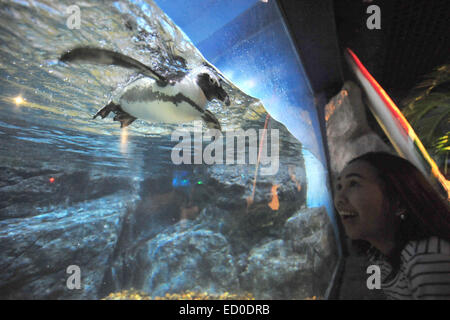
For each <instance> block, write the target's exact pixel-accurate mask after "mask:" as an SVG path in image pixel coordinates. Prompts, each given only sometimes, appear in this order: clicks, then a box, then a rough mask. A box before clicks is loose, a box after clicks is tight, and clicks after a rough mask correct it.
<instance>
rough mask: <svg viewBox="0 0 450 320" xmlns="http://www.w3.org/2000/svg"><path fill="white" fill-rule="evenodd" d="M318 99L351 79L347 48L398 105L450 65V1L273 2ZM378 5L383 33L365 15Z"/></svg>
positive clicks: (337, 0) (333, 92)
mask: <svg viewBox="0 0 450 320" xmlns="http://www.w3.org/2000/svg"><path fill="white" fill-rule="evenodd" d="M277 1H278V4H279V7H280V9H281V12H282V14H283V15H284V17H285V20H286V24H287V27H288V29H289V30H290V33H291V35H292V37H293V40H294V43H295V45H296V47H297V49H298V52H299V55H300V57H301V60H302V62H303V64H304V67H305V71H306V73H307V74H308V78H309V80H310V83H311V86H312V88H313V90H314V92H315V94H316V95H318V96H320V95H322V96H324V97H325V98H326V99H328V98H330V97H331V96H333V95H334V94H336V93H337V91H338V90H339V89H340V88H341V86H342V83H343V80H347V79H351V78H352V76H351V74H350V73H349V71H348V70H347V66H346V63H345V61H344V59H343V52H344V50H345V48H346V47H349V48H351V49H352V50H353V51H354V52H355V53H356V54H357V55H358V57H359V58H360V60H361V61H362V63H363V64H364V65H365V66H366V68H367V69H368V70H369V72H370V73H371V74H372V75H373V76H374V77H375V79H376V80H377V81H378V82H379V83H380V84H381V86H382V87H383V88H384V89H385V90H386V91H387V92H388V94H389V95H390V96H391V97H392V98H393V100H394V101H395V102H396V103H397V104H399V102H400V101H401V100H402V99H403V98H404V97H405V96H406V95H407V94H408V92H409V90H410V89H411V88H412V87H414V86H415V85H416V84H417V83H418V82H420V80H421V79H422V77H423V76H424V75H425V74H426V73H428V72H430V71H432V70H433V68H435V67H436V66H439V65H441V64H444V63H446V62H449V58H450V56H449V52H450V23H449V22H448V21H449V20H450V1H449V0H373V1H371V0H277ZM370 5H377V6H378V7H379V8H380V13H381V29H379V30H377V29H374V30H370V29H368V27H367V19H368V18H369V17H370V16H371V14H370V13H367V12H366V11H367V8H368V7H369V6H370Z"/></svg>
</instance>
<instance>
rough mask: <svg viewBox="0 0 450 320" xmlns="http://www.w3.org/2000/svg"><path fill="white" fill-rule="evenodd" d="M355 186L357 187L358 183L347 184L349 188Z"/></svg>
mask: <svg viewBox="0 0 450 320" xmlns="http://www.w3.org/2000/svg"><path fill="white" fill-rule="evenodd" d="M357 185H358V182H356V181H350V183H349V186H350V187H355V186H357Z"/></svg>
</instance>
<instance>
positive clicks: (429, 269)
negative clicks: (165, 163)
mask: <svg viewBox="0 0 450 320" xmlns="http://www.w3.org/2000/svg"><path fill="white" fill-rule="evenodd" d="M368 254H369V261H370V262H371V263H372V264H374V265H378V266H379V267H380V270H381V289H383V292H384V294H385V295H386V298H387V299H391V300H418V299H428V300H438V299H439V300H441V299H443V300H450V242H449V241H446V240H444V239H441V238H438V237H430V238H428V239H424V240H418V241H410V242H408V243H407V244H406V246H405V247H404V248H403V250H402V251H401V253H400V260H401V264H400V268H399V270H398V272H397V273H395V274H394V273H393V272H392V270H393V268H392V266H391V265H390V264H389V262H387V259H386V257H385V256H383V255H382V254H381V253H380V252H379V251H378V250H377V249H375V248H373V247H372V248H371V249H369V252H368Z"/></svg>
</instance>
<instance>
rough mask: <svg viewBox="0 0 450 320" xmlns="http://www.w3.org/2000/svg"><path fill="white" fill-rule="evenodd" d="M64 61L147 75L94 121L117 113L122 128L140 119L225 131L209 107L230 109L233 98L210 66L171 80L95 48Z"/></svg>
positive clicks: (75, 52)
mask: <svg viewBox="0 0 450 320" xmlns="http://www.w3.org/2000/svg"><path fill="white" fill-rule="evenodd" d="M60 61H62V62H86V63H95V64H102V65H116V66H121V67H125V68H128V69H133V70H136V71H138V72H139V73H141V74H142V75H144V77H141V78H138V79H136V80H134V81H132V82H131V83H129V84H128V85H127V86H126V87H125V88H124V89H123V90H122V91H121V92H120V93H119V94H118V95H117V98H113V100H111V101H110V102H109V103H108V104H107V105H106V106H104V107H103V108H101V109H100V110H99V111H98V112H97V113H96V114H95V115H94V119H95V118H96V117H98V116H100V117H102V119H103V118H105V117H106V116H108V115H109V113H111V112H113V113H114V114H115V117H114V121H120V127H121V128H123V127H126V126H128V125H130V124H131V123H132V122H133V121H134V120H136V119H142V120H146V121H149V122H166V123H184V122H189V121H192V120H196V119H203V121H205V123H206V125H207V126H208V127H209V128H215V129H219V130H221V126H220V123H219V121H218V120H217V118H216V117H215V116H214V114H213V113H211V111H209V110H206V109H205V106H206V104H207V103H208V101H211V100H213V99H215V98H216V99H219V100H221V101H223V102H224V103H225V104H226V105H227V106H229V105H230V98H229V97H228V94H227V93H226V92H225V90H224V89H223V88H222V84H221V82H222V80H221V79H219V78H218V77H217V76H216V75H214V74H213V73H212V72H211V70H210V69H209V68H207V67H206V66H201V67H199V68H196V69H194V70H191V71H190V72H187V73H185V74H183V75H182V76H180V77H176V78H175V77H174V78H172V79H168V78H166V77H163V76H162V75H160V74H158V73H157V72H156V71H154V70H152V69H151V68H150V67H148V66H146V65H145V64H142V63H141V62H139V61H137V60H135V59H133V58H131V57H128V56H126V55H123V54H121V53H118V52H114V51H110V50H106V49H99V48H92V47H78V48H75V49H72V50H70V51H68V52H66V53H64V54H63V55H62V56H61V57H60Z"/></svg>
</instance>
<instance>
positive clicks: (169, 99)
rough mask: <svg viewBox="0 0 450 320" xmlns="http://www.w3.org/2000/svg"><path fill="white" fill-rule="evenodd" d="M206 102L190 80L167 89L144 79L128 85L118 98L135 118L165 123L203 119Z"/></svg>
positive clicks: (122, 106) (124, 109) (169, 86)
mask: <svg viewBox="0 0 450 320" xmlns="http://www.w3.org/2000/svg"><path fill="white" fill-rule="evenodd" d="M206 103H207V100H206V97H205V95H204V94H203V91H202V90H201V89H200V88H199V87H198V86H197V84H196V83H195V82H194V81H192V80H191V79H190V78H185V79H183V80H182V81H181V82H179V83H176V84H175V85H170V84H168V85H166V86H165V87H160V86H158V85H157V84H156V82H155V81H154V80H153V79H151V78H141V79H138V80H136V81H134V82H132V83H131V84H129V85H128V86H127V87H126V88H125V89H124V91H123V93H122V94H121V96H120V98H119V104H120V106H121V108H122V110H123V111H125V112H127V113H128V114H130V115H132V116H133V117H136V118H138V119H141V120H147V121H149V122H166V123H183V122H189V121H192V120H195V119H200V117H201V115H202V113H203V109H204V107H205V105H206Z"/></svg>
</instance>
